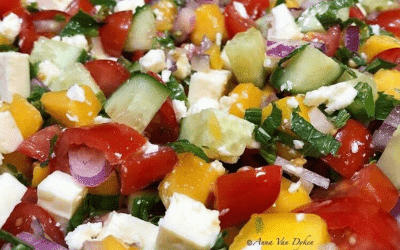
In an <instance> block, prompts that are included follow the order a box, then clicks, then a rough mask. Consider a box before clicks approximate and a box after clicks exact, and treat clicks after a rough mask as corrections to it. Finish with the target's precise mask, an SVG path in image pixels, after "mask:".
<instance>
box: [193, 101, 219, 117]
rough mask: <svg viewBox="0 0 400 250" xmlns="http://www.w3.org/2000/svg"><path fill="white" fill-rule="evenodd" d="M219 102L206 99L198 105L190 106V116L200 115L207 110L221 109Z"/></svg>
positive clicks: (197, 103)
mask: <svg viewBox="0 0 400 250" xmlns="http://www.w3.org/2000/svg"><path fill="white" fill-rule="evenodd" d="M219 108H220V106H219V102H218V101H217V100H214V99H211V98H208V97H204V98H201V99H199V100H198V101H197V102H196V103H194V104H193V105H192V106H190V108H189V111H188V113H187V114H188V115H191V114H196V113H200V112H201V111H202V110H205V109H219Z"/></svg>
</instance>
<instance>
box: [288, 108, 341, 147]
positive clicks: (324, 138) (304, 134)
mask: <svg viewBox="0 0 400 250" xmlns="http://www.w3.org/2000/svg"><path fill="white" fill-rule="evenodd" d="M291 125H292V126H291V127H292V131H293V132H294V133H296V134H297V135H298V136H299V137H300V138H301V139H303V140H305V141H306V142H308V143H310V144H311V145H312V146H313V147H314V148H316V149H318V151H319V152H320V153H321V154H322V155H327V154H329V153H331V154H332V155H335V154H336V152H337V151H338V149H339V147H340V145H341V144H340V143H339V142H338V141H336V140H335V138H333V137H332V136H331V135H325V134H323V133H321V132H319V131H318V130H317V129H316V128H314V127H313V126H312V125H311V124H310V123H309V122H308V121H306V120H305V119H304V118H303V117H301V116H300V115H299V114H298V113H297V112H295V111H294V112H292V120H291Z"/></svg>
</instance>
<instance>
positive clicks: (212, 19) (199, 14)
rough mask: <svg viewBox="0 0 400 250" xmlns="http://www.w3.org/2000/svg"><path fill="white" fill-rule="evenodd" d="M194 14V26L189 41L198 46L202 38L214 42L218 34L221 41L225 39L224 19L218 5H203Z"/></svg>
mask: <svg viewBox="0 0 400 250" xmlns="http://www.w3.org/2000/svg"><path fill="white" fill-rule="evenodd" d="M195 12H196V26H195V28H194V30H193V32H192V34H191V40H192V42H193V43H194V44H196V45H200V43H201V41H202V40H203V38H204V36H206V37H208V39H210V41H212V42H215V41H216V40H217V34H218V33H220V34H221V35H222V40H225V39H226V37H227V34H226V29H225V17H224V15H223V14H222V12H221V10H220V9H219V7H218V5H216V4H203V5H201V6H200V7H198V8H197V9H196V11H195Z"/></svg>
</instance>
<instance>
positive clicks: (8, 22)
mask: <svg viewBox="0 0 400 250" xmlns="http://www.w3.org/2000/svg"><path fill="white" fill-rule="evenodd" d="M21 25H22V19H21V18H19V17H18V16H17V15H15V14H14V13H11V14H9V15H7V16H6V17H4V19H3V21H0V34H1V35H3V36H4V37H5V38H7V40H8V41H10V43H13V42H14V41H15V38H16V37H17V36H18V34H19V32H21Z"/></svg>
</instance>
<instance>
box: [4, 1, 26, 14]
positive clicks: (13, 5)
mask: <svg viewBox="0 0 400 250" xmlns="http://www.w3.org/2000/svg"><path fill="white" fill-rule="evenodd" d="M20 7H22V5H21V1H20V0H12V1H10V0H0V16H4V14H7V13H8V12H10V11H12V10H14V9H18V8H20Z"/></svg>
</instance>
